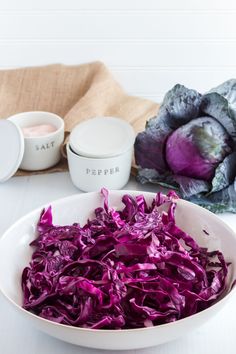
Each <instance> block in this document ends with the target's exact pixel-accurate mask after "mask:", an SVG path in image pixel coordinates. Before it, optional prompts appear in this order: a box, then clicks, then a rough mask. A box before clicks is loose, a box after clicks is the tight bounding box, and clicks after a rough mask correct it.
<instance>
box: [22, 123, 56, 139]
mask: <svg viewBox="0 0 236 354" xmlns="http://www.w3.org/2000/svg"><path fill="white" fill-rule="evenodd" d="M56 130H57V128H56V127H55V126H54V125H52V124H38V125H32V126H29V127H25V128H22V131H23V135H24V137H25V138H33V137H40V136H45V135H48V134H50V133H53V132H55V131H56Z"/></svg>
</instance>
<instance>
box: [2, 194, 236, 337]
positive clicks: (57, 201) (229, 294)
mask: <svg viewBox="0 0 236 354" xmlns="http://www.w3.org/2000/svg"><path fill="white" fill-rule="evenodd" d="M109 193H110V194H117V195H122V194H130V195H139V194H140V193H141V194H143V195H148V196H150V197H151V196H153V197H154V196H155V195H156V193H153V192H145V191H140V190H123V189H122V190H109ZM87 194H89V195H95V194H100V191H95V192H88V193H80V194H72V195H70V196H67V197H62V198H59V199H55V200H53V201H50V202H48V203H47V204H43V205H41V206H40V207H37V208H35V209H33V210H32V211H30V212H29V213H27V214H25V215H23V216H22V217H20V218H19V219H18V220H16V221H15V222H14V223H13V224H12V225H11V226H10V227H9V228H7V229H6V230H5V231H4V233H3V235H2V236H1V237H0V247H1V243H2V242H3V240H4V239H5V238H6V237H7V234H8V233H9V232H11V230H12V229H13V228H15V227H16V226H17V224H18V223H21V222H22V221H24V219H27V218H28V217H30V216H31V215H33V214H35V213H38V212H41V210H42V209H43V208H45V207H46V206H47V205H49V204H50V205H52V204H53V206H56V205H58V204H61V203H63V202H64V201H65V200H67V201H68V200H73V199H77V198H81V197H82V196H84V197H86V195H87ZM178 201H180V202H181V203H183V204H184V205H186V206H188V205H191V206H193V207H195V208H196V209H199V208H200V209H202V210H204V212H206V214H208V215H211V216H213V217H214V218H215V219H216V220H217V221H218V222H219V223H220V224H221V225H223V226H224V227H225V228H226V229H227V230H228V232H229V233H231V234H234V235H235V237H236V232H234V230H233V229H232V228H231V227H230V226H228V225H227V224H226V223H225V222H224V221H223V220H221V219H220V218H218V217H217V216H216V215H215V214H214V213H212V212H211V211H209V210H207V209H205V208H203V207H201V206H199V205H197V204H194V203H192V202H189V201H186V200H184V199H181V198H179V199H178ZM235 292H236V285H235V284H233V286H232V285H231V288H230V290H228V292H227V293H226V294H225V295H224V296H223V297H222V298H220V299H219V300H218V301H216V302H215V303H214V304H213V305H211V306H209V307H207V308H206V309H204V310H202V311H200V312H197V313H195V314H193V315H190V316H187V317H184V318H181V319H179V320H177V321H174V322H169V323H163V324H160V325H156V326H150V327H141V328H130V329H92V328H84V327H76V326H70V325H66V324H62V323H57V322H54V321H50V320H48V319H46V318H43V317H40V316H37V315H35V314H34V313H32V312H30V311H27V310H26V309H24V308H23V307H22V306H20V305H18V304H17V303H16V302H15V301H13V300H12V299H11V298H10V297H9V296H8V295H7V294H6V293H5V291H4V289H3V288H2V286H1V283H0V293H1V294H2V295H3V296H4V298H5V299H6V300H7V301H9V302H10V303H11V304H12V305H13V306H14V307H15V308H16V309H18V310H19V311H20V312H21V313H25V314H26V316H29V317H32V318H33V319H36V320H37V321H39V322H41V321H42V323H47V324H49V325H52V326H54V327H59V328H61V329H63V328H65V329H71V330H75V331H85V332H91V333H94V332H99V333H130V332H142V331H150V330H156V329H158V328H166V327H170V326H174V325H175V326H176V325H178V324H181V323H183V322H187V321H189V320H190V319H192V318H198V317H200V316H203V315H204V314H205V313H206V312H209V311H211V310H212V309H213V308H217V307H218V306H219V304H222V303H225V302H226V301H227V300H229V299H231V298H232V296H234V295H233V294H234V293H235Z"/></svg>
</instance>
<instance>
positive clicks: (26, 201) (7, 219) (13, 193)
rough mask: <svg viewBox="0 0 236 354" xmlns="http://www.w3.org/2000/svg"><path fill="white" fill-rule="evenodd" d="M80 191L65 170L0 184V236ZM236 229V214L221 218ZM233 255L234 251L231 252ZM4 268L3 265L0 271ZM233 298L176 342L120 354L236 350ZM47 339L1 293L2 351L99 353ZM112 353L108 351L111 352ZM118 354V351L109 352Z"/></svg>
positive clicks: (227, 353)
mask: <svg viewBox="0 0 236 354" xmlns="http://www.w3.org/2000/svg"><path fill="white" fill-rule="evenodd" d="M126 189H136V190H138V189H139V190H142V189H143V190H144V189H145V190H148V191H155V189H156V187H155V186H142V185H139V184H138V183H137V182H136V181H134V180H133V179H131V180H130V182H129V183H128V184H127V186H126ZM74 193H80V191H78V190H77V189H76V188H75V187H74V186H73V185H72V183H71V181H70V178H69V175H68V173H57V174H52V175H41V176H31V177H15V178H12V179H11V180H10V181H8V182H6V183H4V184H0V236H1V235H2V233H3V232H4V231H5V230H6V229H7V228H8V227H9V226H10V225H11V224H12V223H13V222H14V221H16V220H17V219H18V218H19V217H21V216H22V215H24V214H25V213H27V212H29V211H30V210H32V209H34V208H36V207H38V206H40V205H42V204H45V203H46V204H47V203H49V202H50V201H51V200H54V199H58V198H62V197H66V196H69V195H71V194H74ZM221 218H222V219H224V220H225V221H226V222H227V223H228V224H229V225H230V226H231V227H232V228H234V229H235V230H236V215H230V214H225V215H222V216H221ZM235 257H236V255H235ZM0 271H1V272H2V271H4V269H0ZM235 336H236V298H235V297H234V299H233V300H231V302H230V303H229V304H228V305H227V306H226V307H225V308H224V309H223V310H222V311H221V312H220V313H219V314H217V316H216V317H215V318H213V319H212V320H210V321H209V322H208V323H206V324H205V325H204V326H203V327H201V328H199V329H198V330H197V331H195V332H194V333H192V334H191V335H188V336H186V338H182V339H179V340H176V341H175V342H172V343H169V344H165V345H161V346H159V347H155V348H150V349H145V350H140V351H136V350H133V351H132V350H131V351H127V352H124V354H131V353H132V354H134V353H136V352H137V353H138V354H154V353H157V354H173V353H174V354H222V353H224V354H235V353H236V344H235V343H236V341H235ZM102 352H103V351H101V350H94V349H85V348H81V347H76V346H74V345H71V344H67V343H64V342H61V341H59V340H57V339H54V338H51V337H49V336H47V335H45V334H43V333H41V332H39V331H38V330H37V329H35V328H32V327H31V326H30V324H28V323H26V322H24V321H22V318H21V317H20V316H19V315H18V314H17V313H16V312H15V310H14V309H13V308H12V307H11V306H10V305H9V304H8V303H7V302H6V300H5V299H4V298H3V297H2V296H0V354H41V353H42V354H74V353H76V354H82V353H83V354H100V353H102ZM110 353H111V352H110ZM114 353H117V352H113V354H114Z"/></svg>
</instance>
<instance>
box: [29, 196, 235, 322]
mask: <svg viewBox="0 0 236 354" xmlns="http://www.w3.org/2000/svg"><path fill="white" fill-rule="evenodd" d="M102 193H103V196H104V207H103V208H97V209H96V210H95V217H94V219H93V220H89V221H88V222H87V224H85V225H84V226H80V225H79V224H78V223H75V224H73V225H70V226H54V225H53V223H52V210H51V207H49V208H48V209H44V210H43V212H42V214H41V217H40V220H39V223H38V226H37V232H38V237H37V239H36V240H34V241H33V242H32V243H31V246H32V247H34V253H33V255H32V260H31V262H30V265H29V266H28V267H26V268H25V269H24V271H23V274H22V289H23V294H24V300H23V307H24V308H25V309H26V310H28V311H31V312H32V313H34V314H36V315H38V316H41V317H43V318H46V319H48V320H51V321H55V322H58V323H62V324H66V325H71V326H77V327H85V328H93V329H99V328H104V329H126V328H140V327H148V326H155V325H160V324H163V323H169V322H172V321H176V320H178V319H181V318H184V317H186V316H190V315H193V314H195V313H196V312H199V311H202V310H204V309H205V308H207V307H209V306H210V305H212V304H213V303H214V302H215V301H216V299H217V298H218V297H219V296H220V295H221V294H222V292H223V291H224V290H225V281H226V276H227V268H228V267H227V264H226V262H225V260H224V257H223V255H222V253H221V252H220V251H214V252H209V251H208V250H207V249H206V248H202V247H200V246H199V245H198V244H197V243H196V241H195V240H194V239H193V238H192V237H191V236H190V235H188V234H186V233H185V232H183V231H182V230H181V229H180V228H179V227H178V226H176V224H175V217H174V213H175V208H176V199H177V198H178V197H177V195H176V194H175V193H174V192H170V193H169V194H168V195H167V196H165V195H163V194H161V193H158V194H157V195H156V197H155V199H154V200H153V202H152V204H151V206H147V204H146V202H145V199H144V197H143V196H142V195H139V196H136V197H131V196H130V195H124V196H123V198H122V201H123V203H124V208H123V210H120V211H116V210H114V209H113V208H111V207H109V206H108V191H107V190H105V189H103V190H102ZM165 203H167V206H168V212H164V211H159V210H158V207H159V206H160V205H162V204H165ZM208 237H209V236H208Z"/></svg>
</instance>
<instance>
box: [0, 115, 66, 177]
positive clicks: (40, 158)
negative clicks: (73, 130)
mask: <svg viewBox="0 0 236 354" xmlns="http://www.w3.org/2000/svg"><path fill="white" fill-rule="evenodd" d="M37 125H48V126H50V125H51V126H53V127H55V129H54V131H53V132H50V133H48V134H47V133H44V135H43V136H40V135H39V136H30V137H25V136H24V134H23V130H22V129H23V128H26V127H34V126H37ZM63 140H64V121H63V119H62V118H61V117H59V116H58V115H56V114H54V113H49V112H41V111H34V112H23V113H19V114H16V115H14V116H11V117H9V118H8V119H4V120H0V162H1V168H0V182H4V181H6V180H8V179H9V178H10V177H11V176H13V175H14V173H15V172H16V171H17V169H18V168H21V169H23V170H28V171H38V170H45V169H47V168H49V167H52V166H54V165H56V164H57V163H58V162H59V160H60V158H61V153H60V149H61V144H62V143H63Z"/></svg>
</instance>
